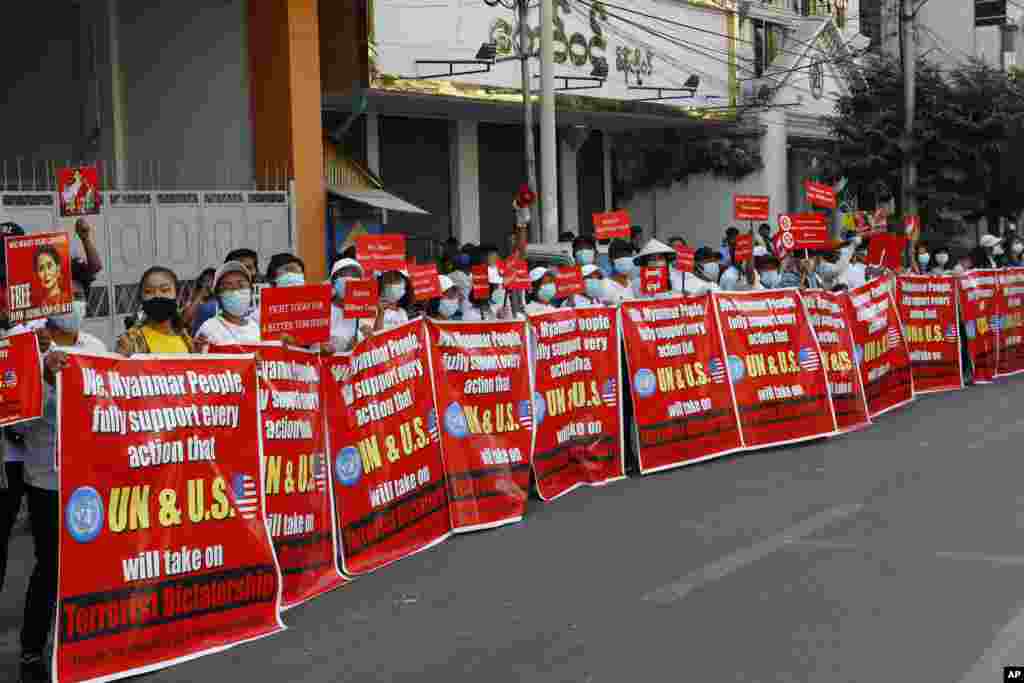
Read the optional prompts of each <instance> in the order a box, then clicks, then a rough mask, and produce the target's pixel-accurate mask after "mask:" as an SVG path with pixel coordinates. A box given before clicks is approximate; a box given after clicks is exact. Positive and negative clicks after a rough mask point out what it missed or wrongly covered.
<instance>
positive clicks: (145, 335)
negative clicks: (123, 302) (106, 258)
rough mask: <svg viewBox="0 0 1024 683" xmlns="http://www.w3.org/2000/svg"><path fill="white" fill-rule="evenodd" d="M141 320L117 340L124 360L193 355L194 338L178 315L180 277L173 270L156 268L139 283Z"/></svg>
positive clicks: (147, 273) (148, 271)
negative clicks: (141, 356) (169, 355)
mask: <svg viewBox="0 0 1024 683" xmlns="http://www.w3.org/2000/svg"><path fill="white" fill-rule="evenodd" d="M138 296H139V300H140V301H141V302H142V313H143V315H142V316H141V318H140V320H139V321H138V322H136V323H135V324H134V325H132V327H131V328H130V329H128V330H127V331H126V332H125V333H124V334H122V335H121V336H120V337H118V339H117V346H116V349H117V352H118V353H120V354H121V355H122V356H133V355H135V354H140V353H141V354H147V353H170V354H179V353H193V346H192V337H190V336H189V334H188V332H186V331H185V329H184V327H183V326H182V322H181V316H180V315H179V314H178V276H177V275H175V274H174V271H173V270H171V269H170V268H164V267H163V266H153V267H152V268H150V269H149V270H147V271H146V272H145V273H143V274H142V279H141V280H139V290H138Z"/></svg>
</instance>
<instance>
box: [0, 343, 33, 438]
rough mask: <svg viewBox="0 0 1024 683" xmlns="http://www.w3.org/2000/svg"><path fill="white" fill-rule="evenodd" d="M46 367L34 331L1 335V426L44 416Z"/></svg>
mask: <svg viewBox="0 0 1024 683" xmlns="http://www.w3.org/2000/svg"><path fill="white" fill-rule="evenodd" d="M42 370H43V367H42V359H41V358H40V356H39V341H38V339H37V338H36V335H35V333H34V332H21V333H19V334H12V335H10V336H8V337H4V338H3V339H0V426H9V425H13V424H18V423H19V422H24V421H26V420H35V419H36V418H39V417H42V414H43V393H44V392H43V380H42Z"/></svg>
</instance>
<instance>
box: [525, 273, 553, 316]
mask: <svg viewBox="0 0 1024 683" xmlns="http://www.w3.org/2000/svg"><path fill="white" fill-rule="evenodd" d="M530 284H531V285H532V290H531V292H530V301H529V303H527V304H526V314H527V315H540V314H541V313H550V312H551V311H554V310H557V309H556V308H555V304H556V300H555V294H556V293H557V287H556V286H555V274H554V273H553V272H552V271H551V270H549V269H547V268H543V267H540V266H538V267H537V268H534V269H533V270H531V271H530Z"/></svg>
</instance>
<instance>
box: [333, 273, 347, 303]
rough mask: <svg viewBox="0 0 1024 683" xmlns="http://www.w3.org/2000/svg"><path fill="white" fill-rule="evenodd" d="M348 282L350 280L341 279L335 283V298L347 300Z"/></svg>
mask: <svg viewBox="0 0 1024 683" xmlns="http://www.w3.org/2000/svg"><path fill="white" fill-rule="evenodd" d="M346 280H348V278H344V277H339V278H338V279H337V280H335V281H334V296H335V297H337V298H339V299H344V298H345V281H346Z"/></svg>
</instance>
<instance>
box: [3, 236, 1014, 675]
mask: <svg viewBox="0 0 1024 683" xmlns="http://www.w3.org/2000/svg"><path fill="white" fill-rule="evenodd" d="M0 233H2V236H4V237H7V236H16V235H23V234H24V230H22V229H21V228H20V227H19V226H17V225H14V224H12V223H7V224H3V225H0ZM76 233H77V236H78V238H79V240H80V241H81V245H82V247H83V251H84V253H85V259H82V260H75V261H74V262H73V264H72V280H73V282H72V284H73V290H74V303H73V307H72V311H71V313H68V314H66V315H60V316H54V317H51V318H49V319H47V320H45V321H39V322H36V323H33V324H31V325H29V326H17V327H12V326H11V325H10V324H9V323H8V321H7V311H6V300H5V299H4V300H0V329H3V330H4V331H5V332H4V333H5V334H14V333H16V332H22V331H25V330H28V329H31V330H33V331H34V332H35V333H36V335H37V336H38V339H39V342H40V350H41V351H42V352H43V354H44V362H43V374H44V379H45V383H44V387H45V392H46V393H45V397H44V411H43V417H42V418H41V419H38V420H34V421H31V422H27V423H23V424H21V425H18V426H16V427H11V428H7V429H5V430H3V436H4V439H3V446H4V451H3V468H2V470H0V590H2V587H3V580H4V578H5V575H6V564H7V546H8V541H9V539H10V536H11V532H12V528H13V526H14V523H15V520H16V518H17V515H18V511H19V509H20V508H21V506H22V501H23V499H25V500H27V504H28V510H29V520H30V524H31V532H32V537H33V541H34V545H35V559H36V563H35V568H34V570H33V573H32V576H31V579H30V582H29V588H28V593H27V596H26V602H25V612H24V621H23V626H22V629H21V642H20V645H21V662H20V675H21V680H22V681H25V682H26V683H28V682H35V681H44V680H49V675H48V673H47V671H46V665H45V662H44V657H43V651H44V648H45V646H46V642H47V639H48V637H49V634H50V631H51V629H52V620H53V614H54V609H55V606H56V589H57V547H58V531H59V517H58V515H59V514H60V511H59V500H58V493H57V476H56V472H55V470H54V453H55V449H56V440H57V423H56V420H57V397H56V391H55V388H54V387H55V384H56V374H57V373H58V372H60V370H61V369H62V368H63V367H64V366H65V365H66V363H67V355H66V352H67V351H68V350H72V349H77V350H85V351H92V352H102V351H106V347H105V345H104V343H103V342H102V341H101V340H99V339H98V338H96V337H95V336H92V335H90V334H88V333H87V332H85V331H83V330H82V329H81V326H82V322H83V320H84V319H85V317H86V308H87V294H88V292H89V287H90V285H91V284H92V282H93V280H94V279H95V277H96V275H97V273H99V272H100V270H101V269H102V264H101V263H100V259H99V256H98V252H97V250H96V247H95V242H94V239H93V234H92V228H91V227H90V226H89V225H88V223H86V222H84V221H79V222H78V224H77V226H76ZM641 236H642V231H641V230H640V229H639V228H634V229H633V231H632V234H631V237H630V239H614V240H610V241H604V242H603V243H600V244H599V243H597V242H595V240H594V239H593V238H591V237H589V236H587V235H579V236H577V235H573V234H571V233H563V234H561V235H560V241H561V242H564V243H566V244H571V251H572V258H573V261H574V262H575V264H576V265H579V266H580V267H581V274H582V277H583V281H584V290H583V292H582V293H578V294H573V295H571V296H568V297H560V296H559V294H558V288H557V286H556V271H557V268H556V267H545V266H537V267H534V268H532V269H530V270H529V278H530V283H531V286H530V289H529V290H528V291H526V292H522V291H518V290H517V291H514V292H510V291H507V290H506V288H505V286H504V282H503V278H502V273H501V270H500V268H499V261H500V260H501V259H503V258H508V257H510V256H515V257H518V258H522V259H526V258H527V257H528V254H527V245H526V242H527V239H526V230H525V226H517V228H516V229H514V230H513V231H512V232H511V233H510V235H509V239H508V241H507V243H506V244H505V245H503V247H501V248H499V247H498V246H497V245H491V244H480V245H472V244H466V245H459V244H458V242H457V241H456V240H454V239H450V240H448V241H447V242H446V243H445V244H444V245H443V253H442V255H441V257H440V258H439V260H438V266H439V273H440V274H439V278H438V279H439V284H440V288H439V289H440V295H439V296H437V297H436V298H433V299H431V300H428V301H417V300H416V299H415V297H414V296H413V291H412V285H411V281H410V279H409V276H408V273H407V272H405V271H399V270H395V271H389V272H384V273H377V274H376V275H375V277H376V278H377V280H378V285H379V292H380V301H379V304H378V307H377V312H376V316H375V317H374V318H372V319H365V320H364V319H360V320H355V319H349V318H346V317H345V314H344V307H343V302H344V298H345V292H346V287H347V286H348V284H349V283H351V282H352V281H353V280H358V279H362V278H364V277H365V276H367V273H366V272H365V271H364V268H363V266H362V265H361V264H360V263H359V261H358V260H357V258H356V253H355V249H354V248H350V249H348V250H346V251H345V252H344V253H342V254H339V255H338V256H337V257H336V258H335V259H334V261H333V263H332V264H331V266H330V270H329V273H330V274H329V277H328V282H329V283H330V285H331V287H332V312H331V322H330V340H329V342H327V343H324V344H320V345H317V346H316V348H315V349H314V350H317V351H319V352H322V353H335V352H345V351H349V350H351V349H353V347H354V346H355V345H356V344H358V343H359V342H360V341H361V340H363V339H366V338H367V337H369V336H371V335H373V334H374V333H375V332H379V331H381V330H387V329H390V328H392V327H395V326H398V325H401V324H403V323H405V322H407V321H409V320H411V319H414V318H416V317H419V316H427V317H430V318H433V319H437V320H453V321H454V320H461V321H481V320H508V319H515V318H521V317H522V316H523V315H528V314H539V313H544V312H548V311H552V310H555V309H557V308H560V307H586V306H598V305H617V304H619V303H621V302H623V301H626V300H630V299H635V298H641V296H642V294H641V290H640V277H639V274H640V270H641V268H643V267H644V266H662V267H664V268H667V269H668V271H669V278H668V282H669V288H668V291H667V292H664V293H662V294H659V295H658V296H672V295H675V294H687V295H700V294H704V293H706V292H709V291H717V290H723V291H741V290H757V289H776V288H783V287H800V288H824V289H828V290H833V291H838V290H843V289H848V288H849V289H852V288H855V287H858V286H860V285H863V284H865V283H866V282H868V281H870V280H872V279H874V278H878V277H882V276H884V275H886V274H887V272H888V271H887V270H886V269H884V268H882V267H876V266H871V265H868V262H867V261H868V253H869V251H868V248H869V243H868V240H867V239H862V238H861V237H860V236H858V235H857V234H855V233H852V232H851V233H848V234H847V235H846V236H845V237H844V238H843V239H842V240H837V241H834V242H831V243H829V244H826V245H825V246H824V247H823V248H821V249H818V250H814V251H808V250H801V251H797V252H794V253H792V254H786V255H783V254H777V253H776V251H775V247H774V245H773V240H772V230H771V228H770V226H768V225H767V224H764V225H761V226H760V227H759V228H758V229H757V230H756V231H755V232H754V234H753V238H754V244H755V246H754V248H753V257H752V258H751V259H750V260H748V261H745V262H738V260H737V259H736V242H737V238H738V237H739V236H740V231H739V230H738V229H736V228H733V227H730V228H728V229H727V230H725V233H724V236H723V239H722V241H721V243H720V244H719V245H715V246H711V245H703V246H699V247H698V248H696V249H695V251H694V266H693V269H692V272H691V271H690V270H689V269H686V270H685V271H684V270H683V269H680V268H678V267H677V253H678V252H677V249H676V247H677V246H680V245H682V246H686V242H685V240H684V239H683V238H682V237H672V238H670V239H668V240H667V242H662V241H660V240H657V239H650V240H648V241H646V242H644V241H643V240H642V238H641ZM907 252H908V253H907V254H906V255H905V258H904V264H905V268H904V270H905V272H912V273H934V274H948V273H961V272H964V271H966V270H970V269H972V268H1001V267H1008V266H1020V265H1022V264H1024V239H1022V238H1020V237H1018V236H1017V234H1016V232H1015V231H1013V230H1010V231H1008V232H1007V233H1006V234H1005V235H1004V236H1003V237H997V236H995V235H984V236H983V237H982V238H981V239H980V241H979V246H978V247H977V248H976V249H974V250H972V251H965V250H955V249H953V248H951V247H950V246H949V245H947V244H926V243H917V244H915V245H914V246H913V248H912V253H911V249H909V248H908V250H907ZM0 255H2V251H0ZM479 266H486V269H487V274H488V278H487V279H488V287H487V291H486V293H485V294H482V293H481V292H480V291H479V287H476V288H474V286H473V277H472V273H473V271H474V267H479ZM4 272H5V269H4V267H3V264H2V263H0V291H4V292H6V283H5V282H3V281H2V278H3V277H4V275H3V274H4ZM305 283H306V266H305V264H304V263H303V261H302V259H300V258H299V257H298V256H296V255H294V254H290V253H282V254H277V255H275V256H273V257H272V258H271V259H270V261H269V263H267V264H266V268H265V270H261V264H260V263H259V257H258V254H257V253H256V252H255V251H252V250H250V249H237V250H234V251H232V252H230V253H229V254H227V255H226V258H225V260H224V262H223V263H222V264H220V265H219V266H218V267H216V268H214V267H211V268H208V269H206V270H204V271H203V272H202V273H201V274H200V275H199V277H198V278H197V279H196V280H195V282H194V283H192V284H190V285H189V286H188V287H187V290H188V291H185V289H186V288H185V287H184V284H183V282H182V281H181V280H179V277H178V274H176V273H175V272H174V271H173V270H171V269H169V268H165V267H162V266H160V265H156V266H153V267H151V268H149V269H148V270H147V271H146V272H145V273H144V274H143V275H142V277H141V279H140V280H139V283H138V288H137V301H138V311H137V312H136V313H135V314H133V315H131V316H130V317H129V318H128V319H127V320H126V329H125V331H124V332H123V334H121V335H120V336H119V338H118V339H117V341H116V345H115V350H116V351H117V352H118V353H120V354H122V355H125V356H132V355H137V354H188V353H203V352H206V351H208V350H209V349H210V348H211V347H216V346H221V345H231V344H249V343H255V342H258V341H259V339H260V332H259V329H260V328H259V306H258V298H259V290H260V288H261V287H294V286H301V285H303V284H305ZM284 342H285V343H286V344H287V343H294V340H291V339H289V338H285V339H284Z"/></svg>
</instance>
